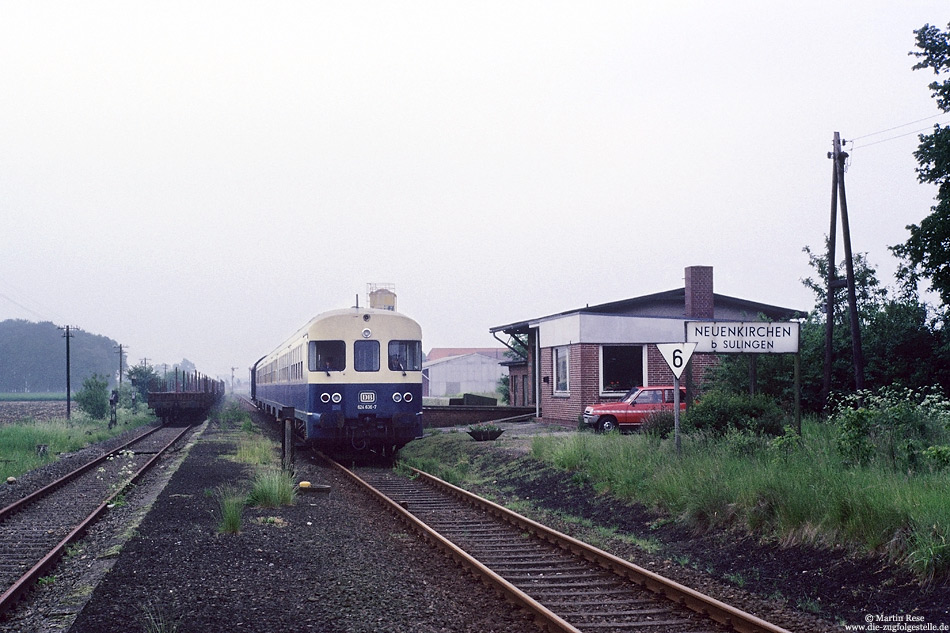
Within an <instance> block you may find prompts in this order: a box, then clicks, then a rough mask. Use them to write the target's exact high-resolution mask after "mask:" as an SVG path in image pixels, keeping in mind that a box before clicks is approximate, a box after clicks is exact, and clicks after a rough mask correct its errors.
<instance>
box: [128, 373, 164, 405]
mask: <svg viewBox="0 0 950 633" xmlns="http://www.w3.org/2000/svg"><path fill="white" fill-rule="evenodd" d="M125 375H126V376H128V377H129V382H131V383H132V388H133V389H134V390H135V393H136V397H137V398H139V402H145V401H146V400H147V399H148V392H149V391H154V390H157V389H159V383H160V382H161V376H159V375H158V372H156V371H155V368H154V367H152V366H151V365H135V366H134V367H129V368H128V370H127V371H126V372H125Z"/></svg>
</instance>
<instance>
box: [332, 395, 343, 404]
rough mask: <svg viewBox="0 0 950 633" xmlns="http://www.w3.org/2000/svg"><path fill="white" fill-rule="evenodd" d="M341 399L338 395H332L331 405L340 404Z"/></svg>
mask: <svg viewBox="0 0 950 633" xmlns="http://www.w3.org/2000/svg"><path fill="white" fill-rule="evenodd" d="M342 399H343V396H341V395H340V394H338V393H335V394H333V396H332V400H333V404H340V400H342Z"/></svg>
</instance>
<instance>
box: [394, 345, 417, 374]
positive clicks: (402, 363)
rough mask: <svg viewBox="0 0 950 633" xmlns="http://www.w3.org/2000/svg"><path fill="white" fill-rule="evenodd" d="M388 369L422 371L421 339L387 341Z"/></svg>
mask: <svg viewBox="0 0 950 633" xmlns="http://www.w3.org/2000/svg"><path fill="white" fill-rule="evenodd" d="M389 369H391V370H392V371H422V341H389Z"/></svg>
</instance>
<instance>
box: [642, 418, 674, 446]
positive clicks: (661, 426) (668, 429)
mask: <svg viewBox="0 0 950 633" xmlns="http://www.w3.org/2000/svg"><path fill="white" fill-rule="evenodd" d="M675 426H676V418H675V417H674V415H673V412H672V411H654V412H653V413H651V414H650V415H648V416H647V417H646V419H645V420H644V421H643V427H642V431H643V432H644V433H646V434H647V435H653V436H655V437H658V438H660V439H666V438H668V437H669V436H670V435H671V434H672V433H673V428H674V427H675Z"/></svg>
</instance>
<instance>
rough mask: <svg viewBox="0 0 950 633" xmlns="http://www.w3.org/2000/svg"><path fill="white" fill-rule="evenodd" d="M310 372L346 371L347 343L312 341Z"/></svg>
mask: <svg viewBox="0 0 950 633" xmlns="http://www.w3.org/2000/svg"><path fill="white" fill-rule="evenodd" d="M308 368H309V369H310V371H343V370H344V369H346V343H344V342H343V341H310V346H309V362H308Z"/></svg>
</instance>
